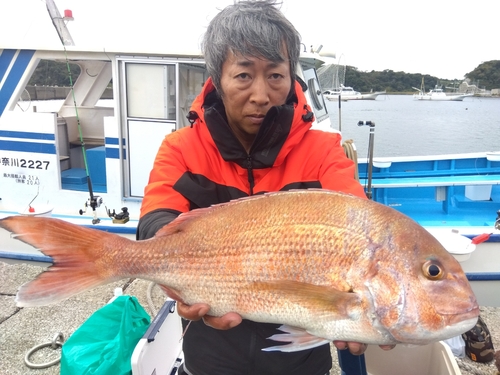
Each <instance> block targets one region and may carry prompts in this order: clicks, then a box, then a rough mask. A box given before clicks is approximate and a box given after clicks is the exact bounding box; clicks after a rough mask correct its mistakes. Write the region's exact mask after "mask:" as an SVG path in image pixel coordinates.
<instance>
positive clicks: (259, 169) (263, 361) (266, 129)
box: [137, 79, 365, 375]
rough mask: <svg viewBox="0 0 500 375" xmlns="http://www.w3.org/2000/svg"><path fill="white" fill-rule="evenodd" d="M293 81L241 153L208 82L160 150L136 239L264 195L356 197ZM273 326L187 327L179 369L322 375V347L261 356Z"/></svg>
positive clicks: (336, 138)
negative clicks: (316, 192)
mask: <svg viewBox="0 0 500 375" xmlns="http://www.w3.org/2000/svg"><path fill="white" fill-rule="evenodd" d="M303 89H304V87H303V86H302V85H301V84H300V83H299V82H298V81H297V82H295V87H294V90H292V92H291V94H290V95H289V98H288V100H287V103H286V104H284V105H282V106H276V107H272V108H271V109H270V110H269V112H268V113H267V114H266V117H265V119H264V121H263V123H262V126H261V128H260V129H259V133H258V134H257V136H256V138H255V141H254V143H253V145H252V147H251V149H250V151H249V152H248V153H247V152H246V150H245V149H244V148H243V146H242V145H241V144H240V142H239V141H238V140H237V138H236V137H235V136H234V134H233V133H232V131H231V129H230V128H229V125H228V123H227V119H226V116H225V110H224V106H223V104H222V101H221V100H220V98H219V96H218V95H217V92H216V91H215V88H214V86H213V84H212V81H211V80H210V79H209V80H208V81H207V82H206V83H205V85H204V87H203V89H202V92H201V94H200V95H199V96H198V97H197V98H196V99H195V101H194V103H193V105H192V108H191V112H190V114H189V119H190V121H191V122H192V126H191V127H185V128H182V129H180V130H178V131H176V132H174V133H171V134H169V135H167V136H166V137H165V139H164V141H163V143H162V145H161V146H160V149H159V151H158V154H157V156H156V159H155V162H154V166H153V169H152V171H151V174H150V178H149V183H148V185H147V186H146V188H145V195H144V199H143V203H142V207H141V218H140V221H139V225H138V230H137V238H138V239H146V238H150V237H152V236H154V234H155V233H156V232H157V230H158V229H160V228H161V227H162V226H164V225H165V224H167V223H169V222H170V221H172V220H173V219H174V218H175V217H177V216H178V215H179V214H180V213H182V212H186V211H189V210H193V209H196V208H201V207H208V206H210V205H212V204H217V203H223V202H228V201H229V200H232V199H236V198H241V197H245V196H248V195H253V194H261V193H264V192H269V191H278V190H290V189H306V188H325V189H330V190H337V191H343V192H347V193H351V194H355V195H358V196H361V197H364V196H365V195H364V192H363V189H362V187H361V186H360V185H359V183H358V182H357V181H356V180H355V179H354V164H353V162H352V161H351V160H349V159H348V158H347V157H346V156H345V154H344V151H343V148H342V146H341V138H340V135H339V134H338V133H325V132H322V131H318V130H312V129H311V126H312V121H313V120H314V116H313V113H312V112H311V110H310V107H309V106H308V104H307V102H306V99H305V96H304V94H303ZM277 327H278V326H277V325H275V324H264V323H255V322H251V321H247V320H244V321H243V323H241V324H240V325H238V326H237V327H235V328H233V329H230V330H228V331H218V330H214V329H212V328H210V327H207V326H206V325H205V324H204V323H203V322H202V321H199V322H193V323H192V324H191V325H190V326H189V329H188V330H187V332H186V335H185V336H184V342H183V345H184V356H185V366H186V369H187V371H188V372H189V373H192V374H196V375H202V374H261V375H262V374H287V375H293V374H311V375H314V374H318V375H320V374H325V373H327V372H328V371H329V369H330V367H329V366H331V356H330V349H329V346H328V345H323V346H322V347H319V348H315V349H312V350H304V351H300V352H295V353H281V352H262V350H261V349H262V348H265V347H269V346H272V345H275V344H276V343H273V342H272V341H270V340H268V339H267V338H268V337H270V336H271V335H273V334H275V333H276V332H277V331H276V328H277Z"/></svg>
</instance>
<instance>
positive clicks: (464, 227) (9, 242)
mask: <svg viewBox="0 0 500 375" xmlns="http://www.w3.org/2000/svg"><path fill="white" fill-rule="evenodd" d="M10 3H12V4H10ZM17 3H18V2H9V5H10V6H18V7H19V11H20V12H21V13H22V14H23V20H24V24H23V25H20V27H21V28H22V31H23V32H14V31H13V30H11V27H12V25H11V24H9V23H6V22H0V30H1V34H2V35H7V34H8V35H10V36H11V37H9V38H5V39H4V40H2V41H1V42H0V43H1V44H0V160H1V163H0V218H3V217H6V216H10V215H45V216H51V217H57V218H60V219H63V220H66V221H68V222H71V223H74V224H77V225H82V226H87V227H91V228H94V229H98V230H104V231H109V232H113V233H117V234H119V235H122V236H125V237H129V238H135V232H136V227H137V222H138V218H139V209H140V205H141V200H142V197H143V191H144V187H145V185H146V184H147V180H148V175H149V171H150V169H151V167H152V164H153V160H154V157H155V154H156V151H157V149H158V147H159V145H160V142H161V140H162V139H163V137H164V136H165V134H168V133H170V132H172V131H175V130H177V129H180V128H182V127H184V126H189V125H190V123H189V121H188V120H187V118H186V114H187V113H188V111H189V109H190V105H191V102H192V101H193V100H194V98H195V97H196V95H197V94H198V92H199V90H200V88H201V86H202V84H203V82H204V81H205V80H206V78H207V72H206V69H205V65H204V61H203V58H202V56H200V51H199V50H198V49H197V48H192V49H190V48H187V47H186V45H187V46H189V44H186V43H187V42H186V40H184V39H183V41H182V43H181V41H180V40H179V39H180V38H177V37H175V38H171V39H169V43H160V44H158V43H156V44H153V45H148V46H147V48H146V46H145V45H144V43H143V42H144V41H145V40H146V39H147V38H149V37H150V34H147V33H146V34H147V35H142V37H139V36H138V35H135V38H134V39H133V40H139V43H132V39H130V40H128V41H127V43H125V44H123V43H118V42H117V44H113V43H110V44H105V45H101V44H99V43H100V42H101V40H100V39H96V40H93V43H90V44H88V43H81V44H79V42H78V40H75V41H73V38H72V35H71V34H72V33H71V32H70V29H72V28H73V27H74V28H75V29H76V28H77V27H79V28H80V30H88V29H91V28H93V27H94V26H95V25H93V24H92V22H93V19H88V20H87V23H85V22H82V23H81V24H80V25H78V22H80V21H78V16H77V15H75V21H74V23H70V24H68V22H69V21H70V20H71V19H73V15H72V12H71V11H64V12H63V15H61V14H60V13H59V11H58V9H57V7H56V6H55V4H54V3H53V1H52V0H46V4H45V3H43V2H40V1H38V0H32V1H29V3H30V6H29V7H26V6H25V5H23V6H20V5H18V4H17ZM168 6H169V7H172V6H174V5H172V4H168ZM2 7H4V5H2ZM47 11H48V13H49V15H50V18H49V17H48V16H47ZM157 11H158V10H157ZM168 12H171V9H168V11H165V12H163V14H168ZM3 13H4V14H5V12H3ZM28 13H29V14H28ZM158 13H162V12H159V11H158ZM10 16H11V17H12V18H14V14H12V15H10ZM145 19H146V18H145ZM146 20H147V19H146ZM147 21H148V20H147ZM30 22H31V23H30ZM201 23H202V22H200V24H201ZM191 24H197V22H191ZM54 26H55V28H54ZM169 27H170V25H169V24H168V23H161V35H167V36H168V35H178V30H176V29H170V28H169ZM128 29H130V24H124V25H122V28H119V29H116V30H115V31H116V32H115V34H119V33H121V32H126V31H127V30H128ZM133 29H134V30H135V32H138V31H139V30H141V28H139V27H134V28H133ZM202 32H203V31H202V30H200V35H201V34H202ZM156 35H160V34H156ZM196 42H197V40H194V41H193V43H192V46H196V45H197V43H196ZM46 60H53V61H62V62H64V63H65V64H67V66H68V69H69V71H70V72H71V71H72V70H73V69H72V66H74V65H78V66H79V68H80V71H81V73H80V75H79V76H78V77H77V78H76V77H75V79H74V83H73V84H72V87H71V88H70V90H69V92H68V94H67V95H66V96H65V98H63V99H61V100H51V101H35V100H31V99H30V96H29V95H28V94H27V93H28V92H29V90H28V88H27V84H28V82H29V79H30V77H31V75H32V74H33V72H34V70H35V69H36V66H37V64H38V63H39V62H40V61H46ZM323 61H324V59H323V57H322V56H320V55H319V54H318V53H314V52H302V53H301V58H300V62H301V64H300V66H299V70H298V71H297V72H296V73H297V75H299V76H300V77H301V78H302V79H303V80H304V82H306V84H307V85H308V87H309V90H307V91H306V96H307V99H308V101H309V103H311V108H312V109H313V111H314V114H315V121H314V124H313V126H314V128H316V129H321V130H324V131H336V130H335V129H333V128H332V126H331V123H330V117H329V114H328V112H327V109H326V106H325V101H324V100H325V99H329V98H328V96H327V94H325V95H323V94H322V93H321V90H320V85H319V83H318V80H317V74H316V68H317V67H318V66H320V65H321V64H322V63H323ZM109 87H112V99H107V98H104V97H103V93H104V92H105V91H106V90H107V89H108V90H109ZM350 89H351V90H352V88H350ZM352 91H354V90H352ZM344 92H345V93H347V91H344V90H343V93H342V96H343V95H344ZM378 94H379V93H377V95H378ZM356 95H358V94H356ZM346 96H348V95H346ZM367 98H368V97H367ZM373 99H374V98H373ZM349 100H350V99H349ZM463 159H465V160H467V161H468V163H469V164H468V165H469V168H468V171H467V173H465V172H464V173H461V174H460V176H461V177H463V178H462V179H461V180H460V184H459V185H460V186H458V185H457V187H456V188H455V184H452V183H451V182H447V183H446V184H445V185H443V181H438V180H439V178H438V177H440V178H441V180H445V179H446V178H449V179H453V177H455V176H456V173H455V169H456V168H455V166H456V165H457V164H459V163H461V161H462V160H463ZM440 160H442V159H441V158H438V157H432V156H428V157H423V158H415V160H396V159H394V160H391V161H390V166H388V165H387V163H388V162H389V161H385V164H377V163H375V162H372V163H369V162H368V161H363V160H361V161H360V163H359V169H360V176H363V173H364V171H368V170H372V172H373V173H372V175H371V177H370V189H371V190H370V189H368V190H367V191H371V192H373V199H374V200H376V201H379V202H381V203H383V204H387V205H389V206H391V207H394V208H396V209H401V210H402V211H403V212H404V213H407V214H408V215H409V216H411V217H414V218H415V219H416V220H417V221H419V222H420V223H421V224H422V225H424V227H426V228H429V230H434V231H440V232H441V231H442V232H443V233H445V234H447V233H451V234H450V235H453V236H454V235H455V234H456V232H452V230H458V231H459V233H460V234H461V235H462V234H464V235H465V236H466V237H467V238H470V239H472V238H475V237H476V236H477V235H480V234H485V233H486V234H488V239H487V240H486V241H484V242H481V243H478V244H475V246H476V248H475V250H474V252H472V254H469V259H468V260H466V261H464V262H463V263H462V264H463V265H464V269H465V270H466V272H467V273H468V276H469V278H470V279H471V280H473V282H475V280H476V279H475V278H477V280H478V283H477V285H478V286H477V288H475V291H476V292H477V293H478V296H479V302H480V304H488V305H490V306H500V297H499V295H498V293H491V292H489V291H488V290H490V289H488V288H490V287H489V286H487V285H493V287H494V288H498V286H499V285H498V283H500V274H499V273H498V269H500V248H499V246H498V244H497V243H496V242H495V241H497V239H498V229H496V228H495V220H496V219H495V218H496V217H495V215H496V213H495V210H496V209H498V208H500V207H497V208H496V209H494V208H493V207H494V206H495V205H497V202H498V199H499V198H500V191H498V183H499V182H500V155H499V154H498V153H494V152H493V153H491V155H483V156H478V155H476V156H470V155H469V156H463V155H453V156H450V157H449V158H448V159H446V161H445V162H443V163H448V165H449V168H448V169H446V170H445V169H443V168H442V167H441V166H440ZM378 162H380V161H378ZM404 163H407V164H404ZM408 163H409V164H408ZM471 163H476V165H477V163H479V164H480V165H481V166H482V169H481V170H480V172H477V171H476V173H473V167H472V164H471ZM433 165H435V166H436V167H434V168H433V167H429V168H428V170H427V172H426V173H427V174H429V173H430V174H431V176H430V177H435V178H436V180H434V181H432V179H429V181H427V182H426V185H425V187H424V186H421V184H422V181H421V180H418V178H421V179H422V178H425V177H426V176H427V175H426V174H424V173H422V174H421V175H418V173H417V174H416V175H415V176H413V177H414V178H417V181H416V182H413V183H412V182H411V181H410V179H408V178H407V177H409V175H406V174H404V172H405V171H409V170H420V169H419V168H421V167H422V168H423V167H427V166H433ZM452 166H453V168H452ZM433 171H434V172H435V171H441V172H442V173H441V175H440V176H437V175H435V176H432V173H433ZM462 172H463V171H462ZM497 177H498V179H497ZM360 180H361V182H362V183H367V182H368V180H369V179H368V178H367V177H361V179H360ZM389 180H391V181H392V185H391V186H387V184H391V181H389ZM397 180H400V181H401V182H400V183H399V184H400V185H401V186H398V183H397V182H396V181H397ZM465 180H467V181H465ZM486 182H487V183H488V185H491V193H490V197H489V198H488V199H470V195H469V194H467V195H465V190H464V192H463V193H462V190H461V189H462V188H464V189H465V187H467V186H470V188H471V189H472V190H473V192H472V193H470V194H472V196H476V194H478V190H480V189H477V188H476V189H475V191H474V187H475V186H480V185H485V184H486ZM419 189H420V190H419ZM434 191H435V194H436V197H438V198H439V200H438V202H440V203H439V205H440V207H441V210H443V211H444V212H443V213H442V215H443V216H442V217H446V220H444V219H442V220H441V221H439V220H435V221H433V222H432V223H430V222H429V221H428V220H426V219H425V217H424V216H425V215H423V214H424V213H423V212H421V210H420V211H419V210H418V208H419V207H424V206H423V205H422V206H420V205H419V202H424V200H429V199H428V198H429V197H428V195H429V194H431V195H432V192H434ZM416 192H417V193H416ZM393 195H394V198H393ZM462 195H463V198H462V199H461V200H460V198H461V197H462ZM443 197H444V199H443ZM403 198H405V199H406V200H408V201H410V202H412V203H413V204H412V207H413V209H414V210H410V209H408V210H407V209H406V207H407V206H406V204H403V203H401V202H402V201H401V200H398V199H403ZM444 202H446V203H444ZM459 203H460V204H459ZM464 210H465V211H464ZM492 210H493V216H490V215H491V212H492ZM464 212H466V213H468V214H469V215H471V216H475V217H477V218H479V217H483V219H481V220H474V221H473V220H470V221H465V219H464V220H462V221H461V220H460V217H463V215H465V214H464ZM417 214H421V215H422V216H418V215H417ZM429 214H432V215H434V213H433V212H430V211H429ZM432 215H429V217H432ZM486 217H487V218H488V219H487V220H486V219H484V218H486ZM491 217H492V219H491ZM459 223H461V225H459ZM445 237H449V236H445ZM443 241H445V240H443ZM0 260H13V261H37V262H42V263H43V264H47V263H50V262H51V259H50V258H48V257H45V256H43V255H42V254H41V253H39V252H38V251H37V250H35V249H33V248H31V247H30V246H28V245H26V244H24V243H22V242H20V241H17V240H14V239H12V238H10V235H9V234H8V233H7V232H6V231H0ZM467 262H470V263H469V264H470V266H468V265H467ZM494 269H495V270H496V271H492V270H494ZM483 280H484V281H483ZM473 287H474V285H473ZM483 291H484V292H483ZM167 310H168V311H170V308H166V310H164V314H165V315H168V311H167ZM170 320H171V319H170ZM158 321H161V317H160V318H158V319H155V322H158ZM173 324H174V325H175V324H178V318H175V319H174V323H173ZM158 330H159V329H158ZM164 332H166V331H165V330H164V331H162V333H164ZM155 333H157V331H155V332H153V335H154V334H155ZM176 340H177V342H178V338H177V336H176ZM146 342H148V341H147V340H146ZM156 342H160V340H158V341H156ZM148 343H151V342H148ZM144 345H146V344H144ZM149 352H151V351H149ZM173 355H174V356H178V355H179V353H178V352H175V351H174V352H173ZM134 358H138V359H136V362H135V363H136V366H137V367H136V369H135V370H134V374H139V373H141V372H140V371H143V370H140V369H139V368H140V367H141V366H143V365H144V364H145V363H153V362H151V361H150V360H149V359H148V360H146V359H141V358H142V357H140V358H139V357H134ZM148 361H149V362H148ZM172 366H173V367H175V366H178V361H177V357H175V359H174V364H173V365H172ZM172 366H170V367H172ZM170 367H169V368H170ZM144 371H145V370H144ZM143 373H152V372H143ZM347 375H350V374H349V373H347Z"/></svg>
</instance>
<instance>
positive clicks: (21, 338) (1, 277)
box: [0, 262, 500, 375]
mask: <svg viewBox="0 0 500 375" xmlns="http://www.w3.org/2000/svg"><path fill="white" fill-rule="evenodd" d="M45 267H46V265H43V264H42V265H39V264H38V265H32V264H26V263H16V264H6V263H3V262H0V300H1V301H2V303H1V304H0V347H1V348H2V350H1V351H0V363H1V365H0V372H1V373H2V374H6V375H58V374H59V373H60V366H59V364H57V365H54V366H51V367H49V368H45V369H30V368H28V367H27V366H26V365H25V363H24V356H25V354H26V352H27V351H28V350H30V349H31V348H33V347H34V346H36V345H39V344H42V343H46V342H51V341H52V339H53V338H54V337H55V335H56V334H57V333H59V332H61V333H62V334H63V335H64V337H65V338H67V337H69V336H70V335H71V334H72V333H73V332H74V331H75V330H76V329H77V328H78V327H79V326H80V325H81V324H82V323H83V322H84V321H85V320H86V319H87V318H88V317H89V316H90V315H91V314H92V313H93V312H94V311H95V310H97V309H98V308H100V307H102V306H103V305H104V304H106V303H107V302H108V301H109V300H110V299H111V298H112V297H113V291H114V289H115V288H123V289H124V292H125V293H126V294H130V295H135V296H136V297H137V299H138V300H139V302H140V303H141V305H142V306H143V307H144V308H145V310H146V311H147V312H148V313H149V314H150V315H152V311H151V308H150V307H149V305H148V297H147V289H148V287H149V282H146V281H143V280H134V281H132V282H131V281H130V280H121V281H118V282H115V283H113V284H109V285H104V286H102V287H99V288H96V289H94V290H92V291H89V292H85V293H83V294H80V295H78V296H75V297H72V298H70V299H68V300H66V301H64V302H61V303H58V304H56V305H53V306H45V307H33V308H18V307H16V305H15V302H14V298H15V294H16V292H17V289H18V287H19V286H20V285H22V284H23V283H25V282H27V281H29V280H32V279H33V278H34V277H35V276H36V275H37V274H39V273H40V272H41V271H43V269H44V268H45ZM152 300H153V305H154V306H153V308H154V309H157V310H158V309H159V308H160V307H161V306H162V305H163V303H164V301H165V297H164V295H163V293H162V292H160V291H159V289H158V288H154V289H153V294H152ZM481 315H482V316H483V318H484V320H485V322H486V324H487V325H488V327H489V329H490V331H491V334H492V338H493V343H494V345H495V347H496V348H497V349H500V308H493V307H482V308H481ZM59 355H60V350H53V349H51V348H50V347H49V348H46V349H43V350H40V351H38V352H37V353H35V354H34V355H33V356H31V357H30V360H31V362H33V363H45V362H48V361H51V360H53V359H54V358H56V357H57V356H59ZM333 358H334V363H333V368H332V370H331V372H330V374H331V375H340V374H341V371H340V368H339V366H338V362H337V356H336V355H335V350H333ZM458 364H459V367H460V368H461V372H462V374H463V375H477V374H494V373H495V365H494V364H493V362H490V363H488V364H479V363H475V362H472V361H470V360H469V359H468V358H467V357H466V358H464V359H461V360H458Z"/></svg>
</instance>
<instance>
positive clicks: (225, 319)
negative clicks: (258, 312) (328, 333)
mask: <svg viewBox="0 0 500 375" xmlns="http://www.w3.org/2000/svg"><path fill="white" fill-rule="evenodd" d="M209 310H210V306H209V305H207V304H205V303H195V304H194V305H186V304H185V303H182V302H179V301H177V313H178V314H179V316H181V317H183V318H184V319H188V320H200V319H203V321H204V322H205V324H206V325H208V326H210V327H212V328H216V329H222V330H226V329H230V328H234V327H236V326H237V325H238V324H240V323H241V321H242V318H241V316H240V315H239V314H238V313H235V312H230V313H227V314H225V315H223V316H221V317H216V316H210V315H207V313H208V311H209ZM333 345H335V347H336V348H337V349H340V350H344V349H349V351H350V352H351V353H352V354H353V355H361V354H363V353H364V352H365V351H366V348H367V346H368V345H367V344H361V343H359V342H346V341H334V342H333ZM395 346H396V345H380V347H381V348H382V349H383V350H391V349H393V348H394V347H395Z"/></svg>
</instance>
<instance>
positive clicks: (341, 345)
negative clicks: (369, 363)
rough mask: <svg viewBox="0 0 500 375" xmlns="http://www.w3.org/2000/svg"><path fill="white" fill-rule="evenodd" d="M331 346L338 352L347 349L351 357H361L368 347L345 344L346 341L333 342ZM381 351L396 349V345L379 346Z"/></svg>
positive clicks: (353, 343)
mask: <svg viewBox="0 0 500 375" xmlns="http://www.w3.org/2000/svg"><path fill="white" fill-rule="evenodd" d="M333 345H335V347H336V348H337V349H339V350H344V349H349V351H350V352H351V354H353V355H361V354H363V353H364V352H365V351H366V348H367V347H368V345H367V344H361V343H359V342H346V341H334V342H333ZM379 346H380V348H381V349H382V350H391V349H394V348H395V347H396V345H379Z"/></svg>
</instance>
